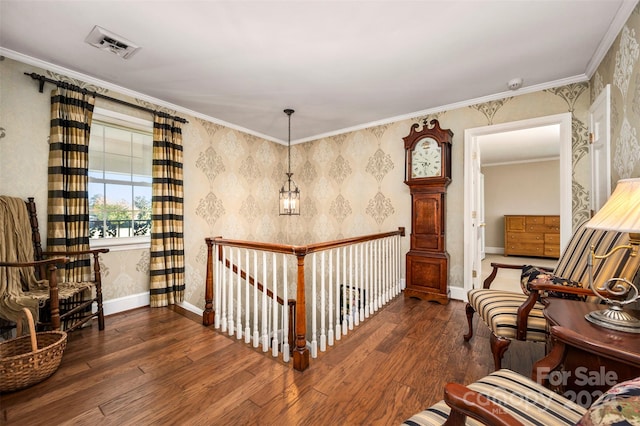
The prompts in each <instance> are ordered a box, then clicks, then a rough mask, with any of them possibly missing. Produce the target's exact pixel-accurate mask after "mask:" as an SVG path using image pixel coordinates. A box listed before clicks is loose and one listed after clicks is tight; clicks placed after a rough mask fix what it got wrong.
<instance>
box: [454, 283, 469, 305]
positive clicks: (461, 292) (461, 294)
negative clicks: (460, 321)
mask: <svg viewBox="0 0 640 426" xmlns="http://www.w3.org/2000/svg"><path fill="white" fill-rule="evenodd" d="M449 298H450V299H454V300H462V301H463V302H467V301H468V300H467V291H466V290H465V289H464V288H462V287H449Z"/></svg>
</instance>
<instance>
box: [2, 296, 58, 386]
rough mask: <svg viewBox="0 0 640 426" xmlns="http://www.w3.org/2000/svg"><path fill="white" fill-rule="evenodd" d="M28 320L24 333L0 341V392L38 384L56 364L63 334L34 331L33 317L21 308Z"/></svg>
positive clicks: (50, 373) (48, 374)
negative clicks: (27, 332)
mask: <svg viewBox="0 0 640 426" xmlns="http://www.w3.org/2000/svg"><path fill="white" fill-rule="evenodd" d="M24 311H25V314H26V316H27V319H28V321H29V332H30V334H29V335H28V336H22V337H17V338H15V339H11V340H7V341H6V342H0V392H12V391H16V390H18V389H23V388H26V387H29V386H33V385H35V384H36V383H40V382H41V381H43V380H44V379H46V378H47V377H49V376H51V375H52V374H53V373H55V371H56V370H57V369H58V367H59V366H60V361H62V353H63V352H64V348H65V347H66V346H67V333H65V332H64V331H45V332H39V333H36V331H35V325H34V322H33V317H32V315H31V312H30V311H29V310H28V309H26V308H25V309H24Z"/></svg>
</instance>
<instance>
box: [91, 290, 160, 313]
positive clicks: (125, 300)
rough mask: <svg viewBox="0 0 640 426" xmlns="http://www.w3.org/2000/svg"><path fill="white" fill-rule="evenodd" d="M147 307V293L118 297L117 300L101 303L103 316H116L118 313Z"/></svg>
mask: <svg viewBox="0 0 640 426" xmlns="http://www.w3.org/2000/svg"><path fill="white" fill-rule="evenodd" d="M143 306H149V293H148V292H145V293H138V294H132V295H131V296H125V297H119V298H117V299H111V300H105V301H104V302H103V303H102V307H103V309H104V314H105V315H111V314H117V313H118V312H124V311H129V310H131V309H136V308H141V307H143Z"/></svg>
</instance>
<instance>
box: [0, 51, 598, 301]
mask: <svg viewBox="0 0 640 426" xmlns="http://www.w3.org/2000/svg"><path fill="white" fill-rule="evenodd" d="M24 72H37V73H39V74H45V75H47V76H48V77H50V78H54V79H64V78H66V77H64V76H60V75H58V74H56V73H53V72H51V71H47V70H44V69H39V68H36V67H32V66H30V65H26V64H23V63H20V62H17V61H14V60H11V59H5V60H4V61H2V62H0V79H1V80H0V83H1V84H0V128H2V129H3V130H2V133H0V193H3V194H8V195H15V196H20V197H26V196H35V197H36V200H38V202H39V205H40V206H41V207H40V221H41V224H42V225H43V229H44V223H45V222H44V216H43V212H44V211H45V209H44V204H45V202H44V201H43V200H46V164H47V149H48V147H47V137H48V126H49V103H50V100H49V96H48V94H47V93H49V91H50V89H51V87H52V86H51V85H49V84H47V85H46V86H45V92H46V93H44V94H41V93H38V90H37V83H36V82H34V81H32V80H31V79H30V78H28V77H26V76H24V75H23V73H24ZM73 82H74V83H75V84H78V85H81V86H83V85H84V86H86V84H85V83H83V82H81V81H73ZM92 89H93V90H101V91H103V92H106V93H107V94H108V95H109V96H112V97H120V98H123V99H127V100H129V101H131V102H134V103H142V104H146V102H144V101H141V100H137V99H131V98H128V97H126V96H124V95H120V94H118V93H114V92H113V91H111V92H110V91H108V90H105V89H102V88H97V87H93V88H92ZM588 89H589V86H588V84H587V83H581V84H572V85H568V86H562V87H558V88H555V89H550V90H544V91H540V92H536V93H531V94H523V95H520V96H515V95H516V94H517V93H516V92H514V96H513V97H509V98H506V99H502V100H497V101H492V102H487V103H482V104H478V105H473V106H470V107H464V108H459V109H455V110H451V111H443V112H440V113H437V114H434V115H430V116H429V117H417V118H416V119H413V120H403V121H399V122H394V123H391V124H385V125H381V126H376V127H372V128H368V129H364V130H359V131H355V132H350V133H347V134H342V135H338V136H334V137H329V138H323V139H319V140H315V141H312V142H308V143H304V144H300V145H294V146H293V147H292V171H293V172H294V178H295V179H296V181H297V182H298V185H299V186H300V188H301V191H302V215H301V216H300V217H279V216H278V214H277V191H278V189H279V187H280V185H281V184H282V181H283V180H284V177H285V176H284V171H285V167H286V158H287V156H286V147H284V146H282V145H279V144H276V143H273V142H270V141H266V140H264V139H260V138H257V137H255V136H252V135H249V134H247V133H243V132H240V131H237V130H234V129H231V128H228V127H224V126H221V125H219V124H215V123H212V122H210V121H206V120H203V119H200V118H195V117H191V116H189V115H187V114H183V113H180V115H182V116H185V118H187V119H188V120H189V124H187V125H185V126H184V129H183V134H184V138H183V140H184V161H185V165H184V174H185V221H186V222H187V226H186V229H185V255H186V286H187V290H186V301H187V302H188V303H190V304H192V305H195V306H197V307H199V308H202V307H203V306H204V301H203V300H204V285H203V283H204V275H205V260H206V250H205V244H204V238H205V237H207V236H214V235H222V236H224V237H227V238H234V239H248V240H258V241H271V242H283V243H295V244H304V243H309V242H318V241H326V240H333V239H337V238H343V237H349V236H356V235H362V234H369V233H374V232H383V231H390V230H394V229H397V227H399V226H404V227H406V229H407V232H408V231H409V229H410V223H411V222H410V214H411V209H410V196H409V190H408V187H407V186H406V185H405V184H404V183H403V180H404V176H403V174H404V150H403V142H402V138H403V137H404V136H406V135H407V134H408V133H409V129H410V127H411V125H412V124H413V123H415V122H422V120H423V119H424V118H429V119H431V118H438V119H439V121H440V125H441V127H442V128H444V129H447V128H449V129H451V130H452V131H453V133H454V138H453V161H452V162H453V181H452V183H451V185H450V186H449V188H448V195H447V226H446V243H447V250H448V251H449V253H450V256H451V262H450V280H449V282H450V285H451V286H455V287H462V286H463V253H464V242H463V205H464V184H463V180H464V179H463V176H464V164H463V162H464V160H463V159H464V146H463V145H464V138H463V136H464V130H465V129H467V128H473V127H479V126H484V125H490V124H498V123H504V122H509V121H515V120H523V119H528V118H534V117H540V116H546V115H551V114H558V113H564V112H567V111H569V112H571V113H572V114H573V143H572V145H573V170H574V173H573V206H574V208H573V220H574V223H575V222H576V221H577V220H579V219H580V218H581V217H585V215H587V212H588V198H587V197H586V194H587V191H588V182H589V177H588V176H589V174H588V161H585V153H586V152H587V143H586V134H587V131H586V129H587V124H586V119H587V109H588V106H589V90H588ZM96 103H97V104H98V105H100V106H103V107H106V108H110V109H114V108H117V109H122V108H124V107H114V105H112V104H108V103H105V102H103V101H100V100H98V101H97V102H96ZM292 124H293V125H295V120H294V121H293V123H292ZM25 165H28V166H26V167H25ZM408 240H409V238H408V237H407V238H404V239H403V247H402V249H403V251H407V250H408ZM148 258H149V253H148V251H147V250H135V251H121V252H111V253H109V254H107V255H105V256H104V259H103V260H104V263H105V266H106V270H105V280H104V281H105V290H104V293H105V298H106V299H107V300H113V299H118V298H125V297H130V296H133V295H137V294H140V293H144V292H146V291H148ZM403 275H404V274H403Z"/></svg>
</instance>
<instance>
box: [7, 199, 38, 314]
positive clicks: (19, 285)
mask: <svg viewBox="0 0 640 426" xmlns="http://www.w3.org/2000/svg"><path fill="white" fill-rule="evenodd" d="M33 260H34V257H33V243H32V239H31V223H30V222H29V213H28V212H27V206H26V205H25V202H24V200H22V199H20V198H15V197H8V196H4V195H1V196H0V262H33ZM30 291H33V292H35V293H40V294H44V293H45V292H46V293H47V297H48V286H47V282H46V281H38V280H37V279H36V276H35V271H34V268H33V267H25V268H0V317H2V318H4V319H7V320H9V321H14V322H15V321H17V319H18V318H21V317H22V316H23V315H24V314H23V313H22V308H23V307H26V308H28V309H29V310H30V311H31V313H32V314H33V318H34V320H35V321H38V310H39V309H38V308H39V306H40V305H41V303H44V300H43V298H42V297H41V296H39V295H37V294H30V293H29V292H30ZM45 300H46V299H45Z"/></svg>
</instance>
